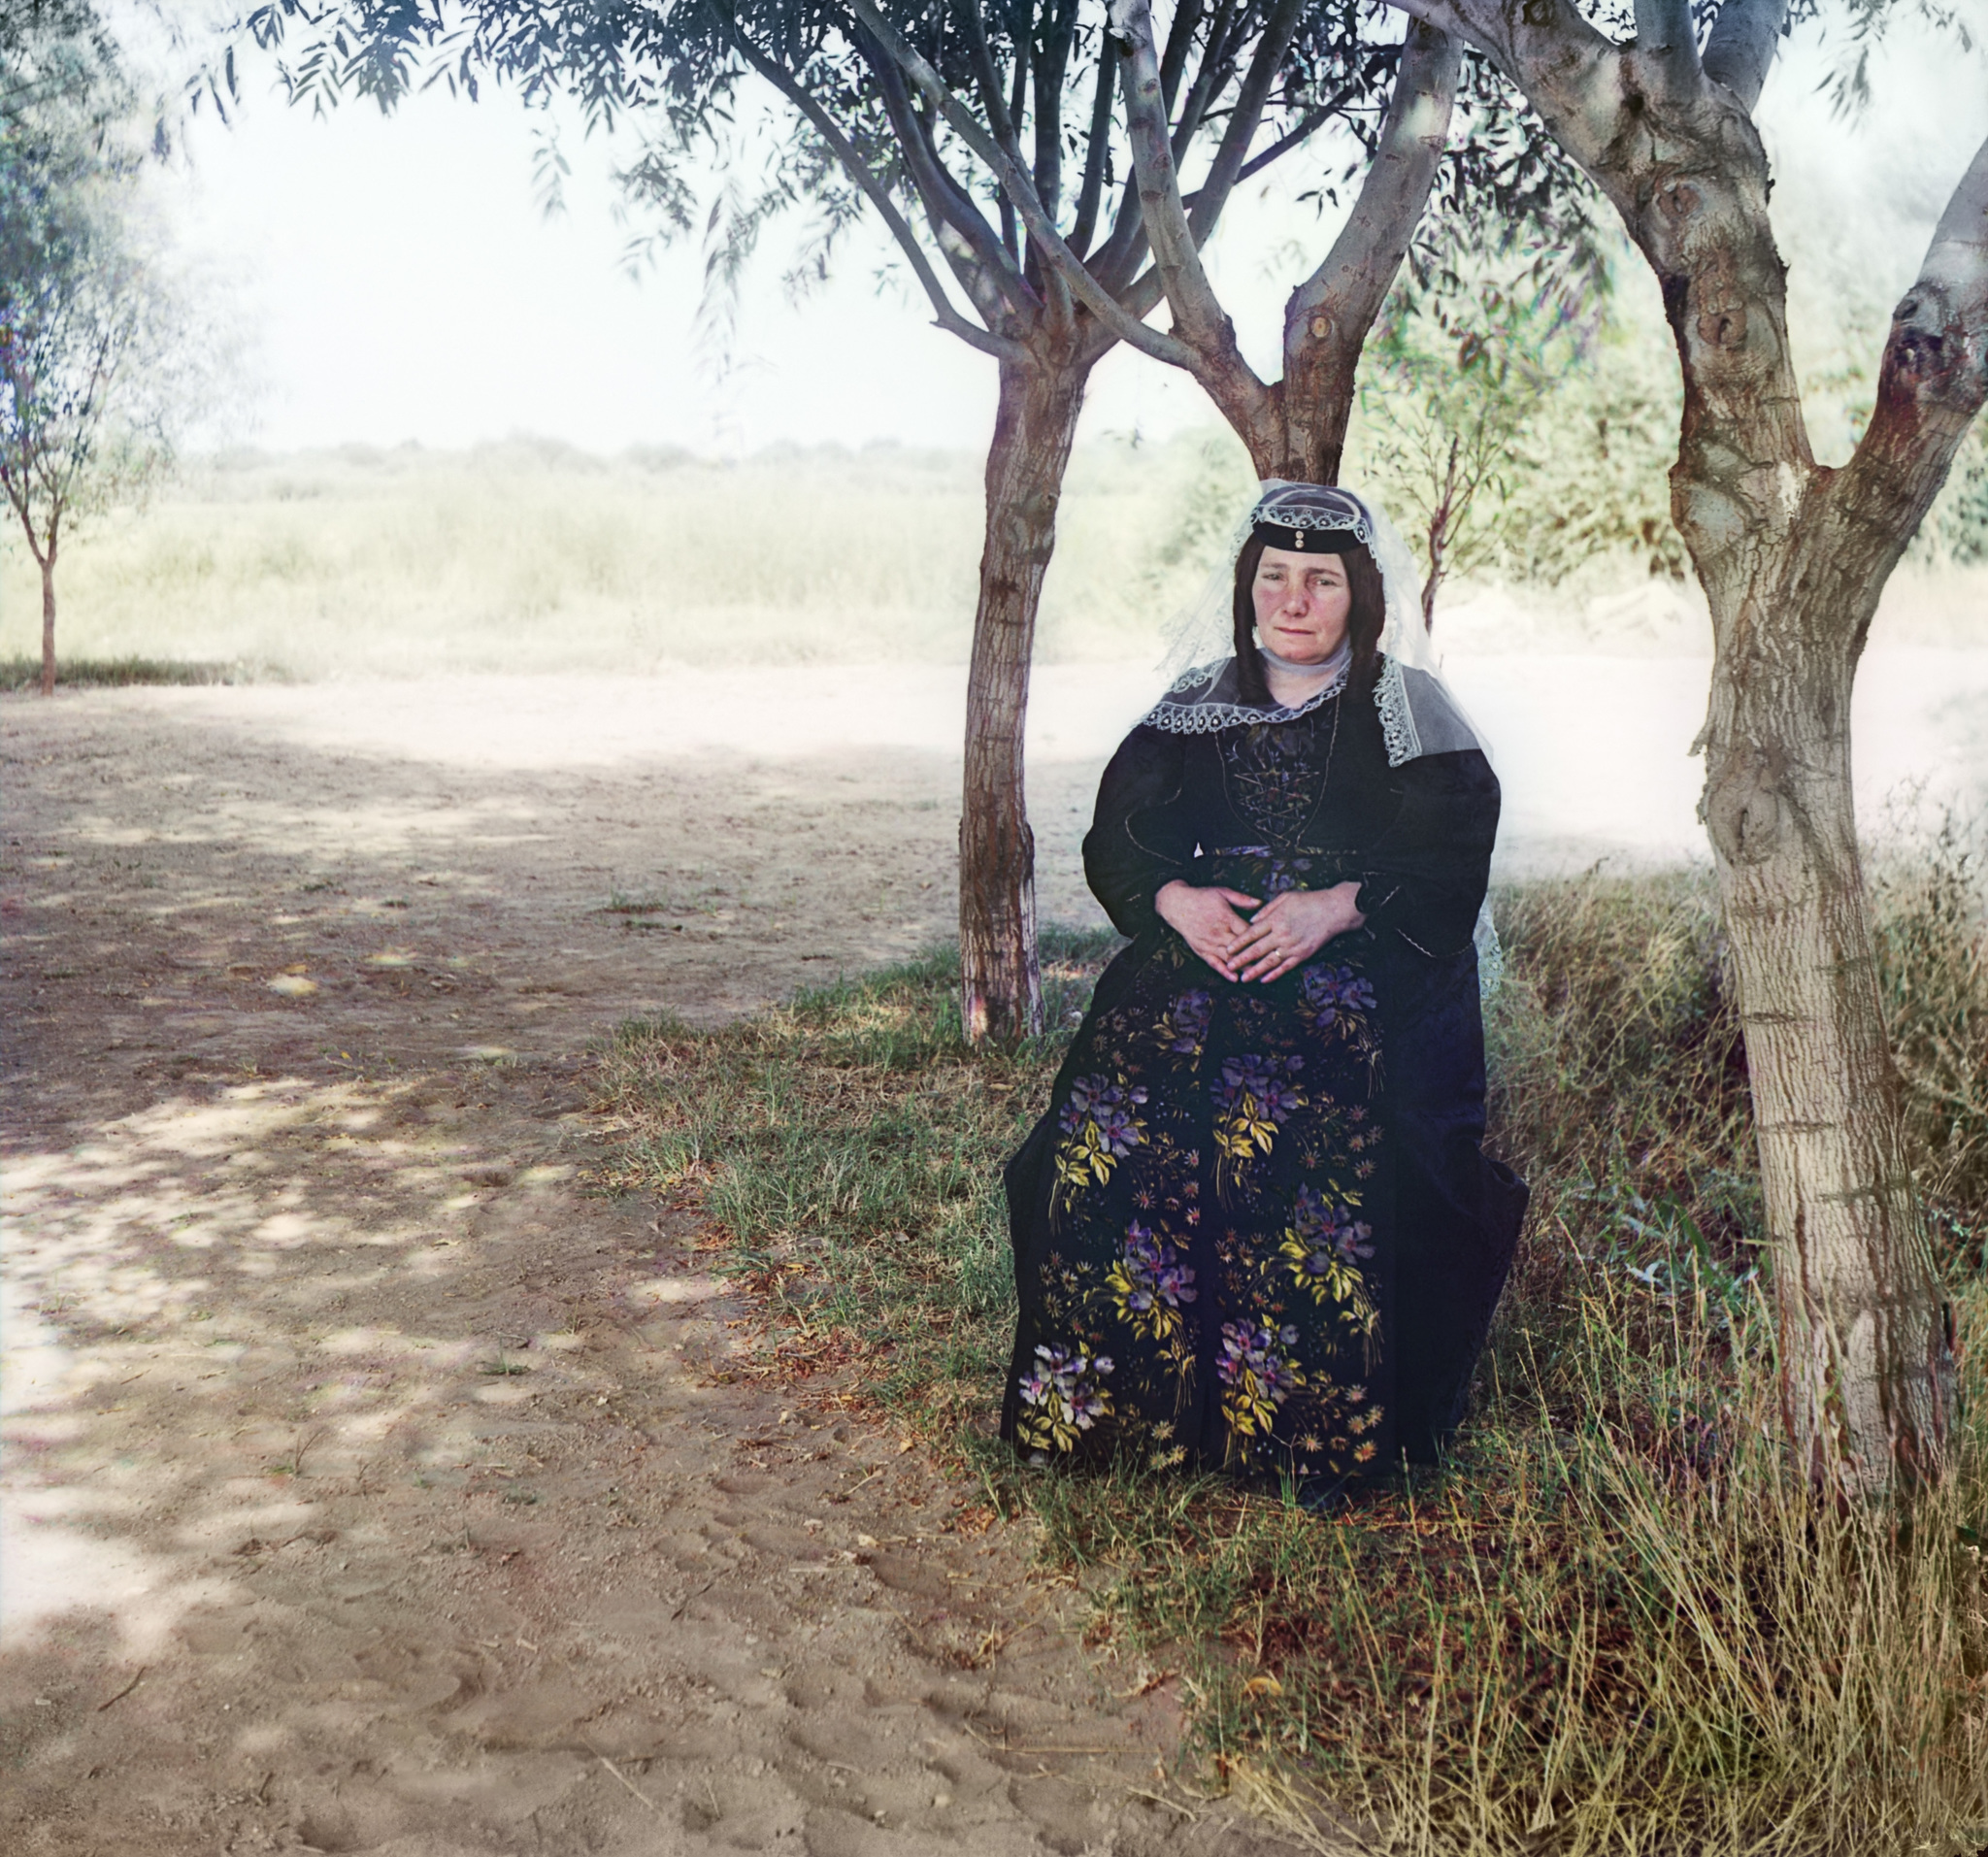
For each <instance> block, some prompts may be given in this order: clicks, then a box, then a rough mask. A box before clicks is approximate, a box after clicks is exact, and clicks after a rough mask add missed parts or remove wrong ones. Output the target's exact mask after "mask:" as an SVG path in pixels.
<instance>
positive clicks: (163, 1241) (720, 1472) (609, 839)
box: [0, 653, 1988, 1857]
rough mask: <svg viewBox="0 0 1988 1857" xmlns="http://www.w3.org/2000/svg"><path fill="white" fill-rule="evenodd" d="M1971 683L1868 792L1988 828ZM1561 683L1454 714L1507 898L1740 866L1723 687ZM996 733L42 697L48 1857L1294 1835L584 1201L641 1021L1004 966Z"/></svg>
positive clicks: (894, 675) (674, 1218) (14, 1238)
mask: <svg viewBox="0 0 1988 1857" xmlns="http://www.w3.org/2000/svg"><path fill="white" fill-rule="evenodd" d="M1901 655H1904V654H1901ZM1935 655H1938V656H1939V657H1940V658H1941V662H1940V664H1938V666H1932V665H1930V664H1929V663H1927V662H1925V661H1923V660H1927V659H1930V658H1931V657H1933V656H1935ZM1913 656H1914V660H1915V661H1914V663H1913V664H1912V665H1910V666H1908V667H1906V668H1905V669H1904V670H1901V671H1899V672H1898V673H1896V674H1895V675H1894V674H1889V673H1887V674H1885V675H1881V676H1878V677H1875V678H1873V677H1872V674H1871V672H1868V671H1867V674H1866V679H1865V681H1864V686H1863V693H1862V695H1861V696H1860V702H1862V703H1867V704H1869V703H1873V702H1874V703H1875V704H1876V705H1877V708H1876V710H1875V711H1874V712H1873V713H1874V714H1876V716H1877V718H1878V720H1877V721H1876V722H1875V723H1872V725H1871V726H1870V730H1869V735H1870V741H1869V743H1868V744H1867V743H1866V742H1865V735H1864V733H1863V731H1864V730H1865V727H1866V719H1867V718H1866V716H1865V713H1864V712H1862V711H1860V720H1859V728H1860V738H1859V739H1860V744H1864V745H1865V747H1864V751H1865V754H1866V766H1867V768H1868V769H1871V770H1873V771H1872V774H1871V777H1870V781H1869V782H1868V783H1867V785H1868V786H1869V785H1874V786H1875V790H1876V791H1877V792H1879V793H1881V792H1883V791H1885V790H1888V788H1889V786H1891V785H1895V784H1896V783H1897V780H1898V779H1901V778H1904V777H1906V776H1918V775H1923V776H1924V777H1925V778H1927V779H1930V780H1932V781H1933V782H1934V783H1935V784H1936V786H1938V785H1942V784H1943V785H1945V786H1947V787H1952V788H1966V787H1968V786H1969V785H1970V784H1971V783H1978V781H1979V779H1981V777H1982V775H1983V773H1984V771H1988V752H1983V751H1982V750H1983V746H1984V745H1983V742H1982V738H1981V735H1980V733H1979V731H1980V729H1981V727H1982V724H1981V723H1980V721H1979V720H1978V719H1977V718H1978V717H1979V715H1980V714H1981V713H1982V711H1981V698H1982V696H1983V694H1984V692H1988V674H1984V665H1988V657H1984V656H1983V655H1982V654H1961V653H1948V654H1931V653H1921V654H1913ZM1873 662H1874V663H1881V662H1882V661H1881V660H1874V661H1873ZM1516 663H1517V661H1515V660H1489V659H1486V660H1480V661H1478V663H1477V664H1475V665H1471V666H1458V667H1456V669H1457V681H1458V683H1459V685H1460V686H1461V687H1462V688H1463V689H1464V691H1465V694H1466V698H1467V700H1468V701H1469V702H1471V703H1472V704H1473V706H1474V708H1475V709H1476V710H1477V712H1478V713H1479V714H1480V716H1481V718H1482V719H1483V720H1484V722H1485V724H1486V726H1487V727H1488V728H1489V729H1490V730H1491V731H1492V733H1493V734H1494V736H1495V737H1497V738H1498V740H1499V743H1500V754H1501V762H1502V765H1503V766H1504V768H1505V775H1506V784H1507V790H1508V821H1509V826H1510V830H1509V831H1508V838H1507V844H1506V850H1505V858H1506V865H1507V868H1508V870H1521V869H1527V868H1562V867H1565V866H1568V865H1571V864H1580V863H1585V862H1589V861H1591V860H1592V858H1593V857H1595V856H1597V855H1604V854H1610V855H1615V856H1618V857H1620V858H1622V859H1624V860H1627V861H1648V860H1653V859H1658V858H1663V857H1666V856H1673V855H1680V854H1684V853H1687V852H1689V851H1690V850H1691V849H1692V848H1694V833H1693V829H1692V827H1691V825H1690V822H1689V812H1690V804H1691V800H1692V797H1693V795H1694V789H1695V779H1696V772H1695V768H1693V766H1692V764H1690V763H1688V762H1685V761H1683V757H1682V752H1681V750H1682V747H1683V746H1684V745H1685V744H1686V743H1688V741H1689V738H1690V734H1691V732H1692V731H1693V730H1694V729H1695V727H1696V725H1697V717H1698V710H1699V709H1700V708H1701V707H1702V702H1703V694H1702V693H1703V688H1704V684H1703V675H1702V668H1700V669H1699V672H1698V680H1697V682H1696V684H1695V685H1694V684H1693V682H1692V676H1691V669H1690V668H1686V669H1682V670H1680V669H1677V668H1676V667H1675V666H1674V665H1670V664H1665V663H1657V664H1656V665H1655V666H1654V667H1653V665H1652V662H1651V661H1647V660H1645V661H1640V662H1637V663H1635V664H1633V665H1630V666H1624V667H1621V668H1620V669H1619V671H1610V670H1608V669H1607V668H1606V666H1605V667H1604V668H1603V669H1601V670H1597V669H1596V668H1595V665H1594V662H1593V661H1590V662H1589V664H1588V665H1587V666H1586V668H1580V667H1574V668H1567V667H1565V666H1554V665H1547V666H1544V667H1543V668H1542V667H1541V665H1540V664H1538V663H1537V662H1536V663H1534V664H1533V665H1532V667H1531V675H1530V676H1529V677H1525V678H1521V677H1519V676H1518V675H1517V672H1516V670H1515V669H1514V666H1515V665H1516ZM1887 678H1888V680H1887ZM1610 679H1613V681H1612V682H1611V681H1610ZM1144 687H1145V685H1144V680H1143V677H1142V678H1134V677H1129V676H1128V677H1122V678H1112V677H1107V676H1101V675H1100V674H1098V673H1096V672H1091V671H1075V670H1072V671H1051V672H1047V673H1045V674H1044V676H1043V678H1042V680H1041V681H1040V684H1039V695H1038V702H1037V706H1036V713H1035V718H1034V761H1033V766H1034V774H1033V776H1032V779H1033V785H1034V791H1033V796H1032V807H1033V812H1034V815H1035V819H1036V824H1037V830H1038V838H1039V855H1040V861H1041V865H1042V868H1043V873H1044V878H1043V889H1042V902H1043V908H1044V913H1045V914H1046V915H1048V916H1050V917H1052V918H1060V919H1065V920H1096V919H1098V918H1097V915H1096V912H1095V908H1094V906H1093V905H1091V904H1090V902H1089V900H1088V899H1087V898H1086V897H1084V896H1083V895H1082V893H1081V890H1080V887H1079V883H1078V879H1077V839H1078V837H1079V835H1080V833H1081V830H1082V827H1083V824H1084V822H1085V819H1086V816H1087V813H1088V808H1089V798H1090V793H1091V790H1092V788H1093V786H1094V783H1095V779H1096V774H1097V769H1098V766H1099V764H1100V762H1101V760H1102V758H1103V755H1104V754H1105V752H1106V751H1108V749H1109V746H1110V743H1111V742H1112V741H1113V740H1114V739H1115V737H1116V734H1117V732H1118V730H1119V728H1120V727H1121V726H1122V725H1123V722H1124V720H1125V719H1126V717H1127V715H1128V714H1129V713H1135V712H1136V710H1137V708H1138V707H1139V704H1140V702H1141V700H1142V697H1143V694H1144ZM958 691H959V680H958V677H957V674H954V673H950V672H945V671H931V672H926V671H893V672H888V673H871V674H864V673H853V672H847V671H833V672H818V673H781V674H778V675H776V676H773V677H770V678H760V679H755V680H746V679H745V678H743V677H740V676H730V675H725V674H717V675H712V674H706V675H702V676H688V677H684V678H679V679H675V680H667V681H664V680H655V681H638V680H605V679H603V680H584V679H561V680H497V679H488V680H467V679H465V680H436V681H430V682H423V683H405V684H389V685H371V686H368V685H348V686H337V685H319V686H310V687H301V688H291V689H270V688H253V689H241V690H140V691H129V692H105V693H85V694H80V695H65V696H62V697H58V699H57V700H56V701H54V702H53V703H50V704H43V703H40V702H39V701H36V700H32V699H10V700H8V701H7V702H6V703H5V704H4V705H0V731H4V760H5V768H4V775H5V819H4V824H5V840H6V843H5V846H4V863H0V920H4V928H5V934H6V946H7V961H6V967H5V973H4V997H0V1006H4V1011H5V1025H6V1028H7V1040H6V1051H5V1061H6V1076H5V1087H6V1125H5V1134H6V1141H7V1155H6V1178H5V1187H6V1193H7V1201H8V1205H7V1216H8V1220H9V1227H8V1233H7V1239H6V1246H7V1266H8V1269H7V1278H6V1285H5V1288H6V1296H7V1302H6V1305H5V1321H6V1327H5V1337H4V1339H5V1343H6V1358H5V1367H6V1386H5V1407H6V1418H5V1425H6V1444H7V1452H8V1456H7V1468H6V1473H5V1478H6V1480H5V1485H4V1503H5V1508H4V1524H5V1530H4V1542H0V1845H4V1847H5V1848H6V1849H8V1850H9V1851H10V1852H13V1851H19V1852H22V1853H43V1852H50V1853H61V1854H62V1857H69V1854H70V1853H84V1852H96V1853H102V1854H103V1857H112V1854H113V1853H126V1852H130V1853H138V1852H145V1853H148V1854H149V1857H151V1854H160V1857H164V1854H169V1853H179V1852H182V1851H183V1852H189V1853H190V1852H215V1851H256V1850H282V1849H307V1848H309V1849H317V1850H324V1851H351V1852H375V1853H381V1854H382V1857H383V1854H385V1853H394V1854H395V1857H401V1854H405V1857H416V1854H417V1853H418V1857H431V1854H432V1857H453V1854H454V1853H485V1852H492V1853H494V1852H513V1851H520V1852H522V1851H532V1852H538V1851H548V1852H560V1853H563V1852H580V1851H588V1852H594V1851H601V1852H622V1851H627V1852H644V1853H650V1852H653V1853H675V1852H679V1851H682V1852H702V1851H718V1850H737V1849H768V1850H782V1851H796V1852H799V1851H807V1852H810V1853H816V1854H818V1857H830V1854H834V1857H843V1854H845V1853H846V1854H847V1857H859V1854H863V1853H914V1852H927V1851H932V1850H936V1849H960V1850H965V1851H971V1852H976V1853H978V1852H986V1853H1007V1852H1042V1851H1057V1852H1072V1853H1074V1852H1080V1851H1093V1852H1099V1853H1104V1852H1110V1853H1114V1854H1115V1857H1134V1854H1135V1853H1142V1852H1154V1853H1159V1852H1168V1853H1172V1852H1183V1853H1184V1852H1214V1851H1220V1852H1223V1853H1232V1852H1233V1853H1239V1854H1242V1857H1247V1853H1250V1852H1254V1851H1264V1852H1269V1851H1272V1850H1276V1849H1279V1848H1283V1846H1281V1845H1280V1844H1278V1843H1277V1842H1276V1840H1274V1839H1273V1838H1272V1837H1271V1836H1270V1834H1269V1833H1268V1832H1266V1831H1265V1830H1264V1829H1263V1828H1262V1827H1260V1826H1256V1825H1253V1824H1251V1823H1250V1822H1248V1821H1246V1820H1244V1819H1243V1818H1241V1817H1240V1816H1239V1815H1238V1814H1237V1813H1235V1812H1234V1811H1233V1810H1232V1809H1231V1808H1229V1807H1226V1806H1224V1805H1221V1804H1219V1803H1215V1804H1209V1803H1207V1802H1203V1801H1201V1800H1199V1799H1198V1798H1196V1797H1195V1796H1194V1795H1193V1793H1192V1792H1191V1791H1190V1790H1188V1789H1187V1788H1185V1787H1184V1786H1183V1785H1182V1783H1181V1775H1180V1774H1179V1773H1178V1772H1176V1768H1175V1765H1174V1755H1175V1750H1176V1741H1177V1735H1178V1729H1179V1706H1178V1699H1177V1694H1176V1688H1177V1686H1176V1682H1175V1681H1174V1680H1173V1679H1172V1678H1170V1677H1169V1676H1168V1675H1167V1673H1165V1672H1164V1671H1158V1670H1146V1669H1141V1668H1134V1667H1129V1666H1126V1665H1123V1664H1118V1663H1114V1662H1113V1661H1112V1660H1111V1659H1110V1657H1109V1656H1100V1655H1098V1654H1095V1653H1092V1652H1089V1651H1087V1650H1086V1649H1085V1648H1084V1647H1083V1646H1082V1644H1081V1643H1080V1642H1079V1641H1078V1638H1077V1631H1078V1629H1079V1628H1080V1624H1081V1618H1082V1602H1081V1596H1080V1595H1079V1594H1078V1593H1077V1592H1076V1591H1075V1590H1074V1589H1073V1588H1071V1587H1069V1586H1067V1585H1058V1584H1056V1583H1054V1582H1053V1581H1051V1580H1049V1579H1047V1578H1046V1577H1044V1575H1042V1574H1041V1573H1040V1572H1038V1571H1032V1568H1031V1561H1032V1542H1031V1539H1030V1537H1029V1534H1028V1531H1027V1529H1026V1528H1025V1527H1023V1526H1012V1527H1011V1526H1005V1525H1002V1524H1000V1523H998V1522H996V1521H995V1520H994V1518H993V1517H992V1516H991V1515H990V1513H989V1512H988V1511H987V1510H986V1509H984V1508H983V1507H982V1506H981V1505H980V1503H979V1502H978V1501H977V1492H976V1491H975V1490H974V1489H973V1488H971V1487H968V1486H964V1485H962V1484H960V1483H959V1482H957V1481H954V1480H950V1479H948V1477H946V1476H944V1475H942V1474H941V1473H940V1472H938V1471H937V1470H936V1469H935V1468H933V1467H932V1466H931V1465H930V1464H929V1463H928V1462H927V1461H926V1460H925V1458H924V1456H923V1454H922V1453H921V1452H919V1451H917V1450H914V1449H908V1448H903V1445H904V1443H905V1441H903V1440H900V1439H898V1438H896V1437H894V1436H892V1435H890V1434H889V1433H888V1432H887V1431H885V1430H882V1429H879V1428H878V1426H877V1425H876V1424H875V1423H873V1422H869V1421H865V1420H863V1419H860V1418H858V1417H855V1416H852V1415H851V1414H850V1413H849V1412H848V1411H846V1410H845V1409H842V1408H841V1407H840V1406H839V1405H838V1404H837V1403H836V1401H835V1399H834V1398H833V1396H832V1389H829V1388H824V1387H820V1386H816V1387H812V1388H810V1389H804V1390H803V1392H801V1393H800V1394H791V1393H790V1394H782V1393H780V1392H779V1390H778V1389H774V1390H767V1389H763V1388H759V1387H755V1386H751V1385H749V1384H746V1383H738V1382H728V1381H727V1380H726V1379H725V1378H724V1375H725V1371H726V1362H727V1359H728V1357H729V1355H730V1353H731V1350H732V1348H733V1346H734V1340H733V1335H732V1331H731V1330H730V1329H728V1327H727V1324H728V1323H729V1322H733V1321H736V1320H737V1318H738V1310H736V1309H735V1307H734V1306H733V1305H731V1304H730V1303H728V1302H727V1300H726V1298H725V1296H724V1295H723V1294H722V1292H721V1286H720V1285H719V1284H718V1283H716V1282H715V1281H713V1280H712V1278H711V1277H709V1276H708V1275H706V1274H705V1273H704V1272H702V1271H701V1270H700V1268H699V1257H698V1252H697V1249H696V1245H697V1240H698V1229H697V1226H696V1223H695V1220H694V1219H693V1218H692V1217H690V1216H689V1215H688V1214H686V1213H685V1212H683V1211H682V1210H681V1209H678V1208H672V1207H668V1206H657V1205H655V1204H653V1203H647V1202H642V1203H636V1202H625V1201H624V1202H615V1201H612V1200H609V1199H605V1198H602V1197H599V1196H595V1195H590V1194H589V1193H587V1192H586V1191H585V1190H584V1176H585V1172H586V1169H587V1168H588V1166H589V1165H590V1164H591V1162H592V1161H593V1159H594V1158H595V1157H596V1155H597V1153H598V1131H597V1130H596V1129H595V1128H594V1127H593V1125H592V1124H591V1123H590V1120H589V1116H588V1111H587V1107H586V1105H587V1096H586V1090H585V1077H584V1074H585V1068H586V1065H587V1063H588V1061H589V1058H588V1052H589V1050H590V1049H591V1048H594V1047H595V1046H596V1045H597V1043H598V1041H599V1040H600V1039H601V1038H602V1037H603V1036H605V1035H606V1034H607V1033H609V1032H610V1031H611V1030H612V1027H613V1024H614V1023H615V1022H616V1021H617V1020H618V1019H619V1018H621V1017H623V1016H625V1015H626V1014H628V1013H630V1012H632V1011H646V1010H650V1009H654V1008H657V1007H665V1008H668V1009H670V1010H673V1011H679V1012H681V1013H683V1014H685V1015H686V1016H690V1017H693V1018H697V1019H702V1020H710V1019H714V1018H720V1017H723V1016H726V1015H728V1014H731V1013H735V1012H737V1011H743V1010H746V1009H747V1008H749V1007H751V1006H752V1005H754V1004H756V1003H758V1002H760V1001H763V1000H765V999H768V998H770V997H774V996H777V995H779V993H781V992H783V991H784V990H786V989H788V988H790V987H792V986H794V985H796V984H798V983H801V982H804V981H808V980H812V979H819V978H828V977H830V976H832V975H833V974H834V973H836V972H837V971H839V970H842V969H849V970H854V969H857V968H860V967H864V966H868V965H870V964H873V963H875V962H877V961H879V960H882V959H886V958H888V957H890V956H893V955H897V954H902V953H906V952H909V951H911V950H912V949H913V948H915V947H917V946H919V945H923V944H925V943H927V942H929V941H930V940H932V939H933V938H934V937H936V936H938V935H941V934H943V933H944V931H945V929H946V927H947V924H948V920H949V917H950V915H951V910H952V899H951V895H950V887H951V882H952V877H953V840H954V819H955V816H956V786H957V761H956V748H955V746H954V744H955V741H956V736H957V727H958V719H957V718H958ZM1597 692H1599V693H1600V694H1599V696H1598V695H1597ZM1873 692H1874V694H1873ZM1887 706H1888V707H1887ZM1887 731H1888V733H1887ZM1680 766H1681V772H1680ZM1869 803H1870V801H1869V800H1867V804H1869ZM1611 808H1612V809H1613V810H1612V811H1611ZM1680 809H1681V812H1682V818H1681V819H1680V818H1679V816H1678V814H1679V812H1680ZM1625 821H1626V822H1627V823H1625ZM629 905H639V906H641V907H640V908H639V909H630V908H629V907H627V906H629Z"/></svg>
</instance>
